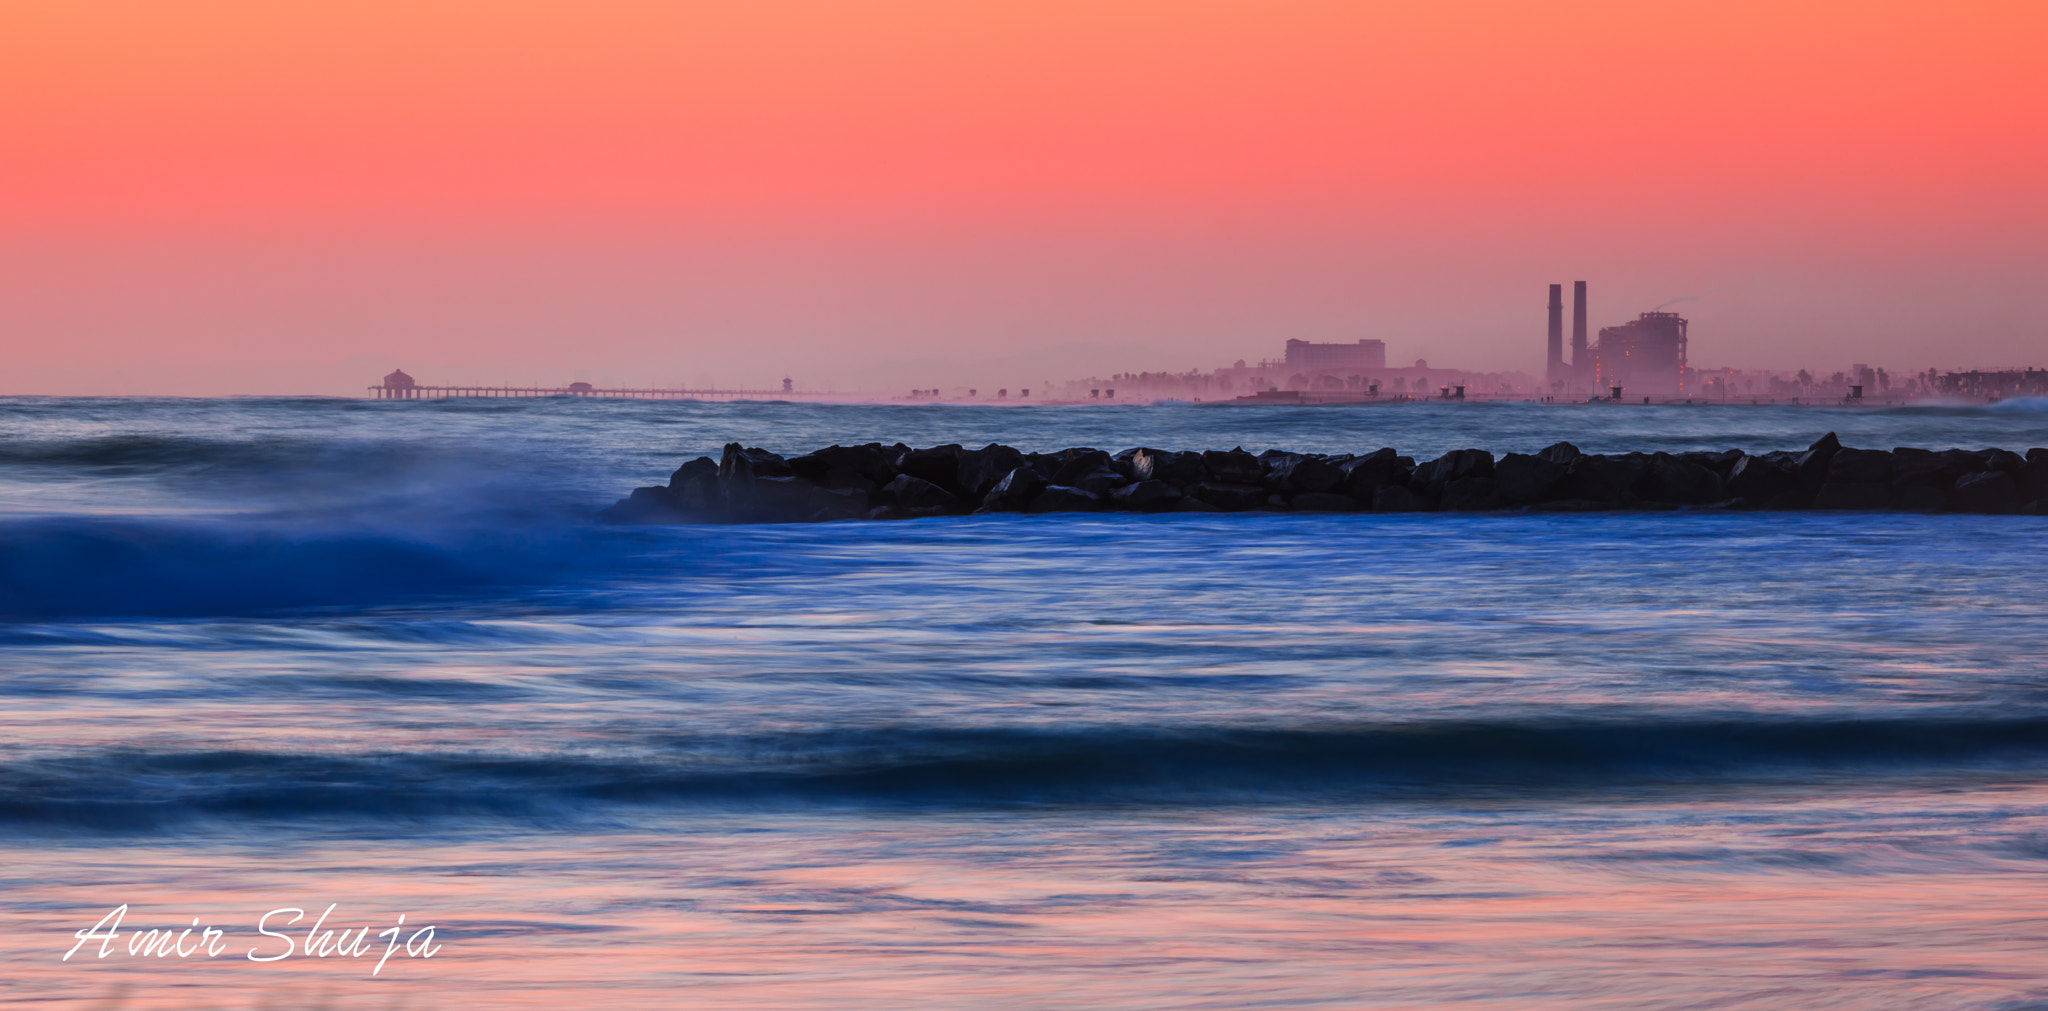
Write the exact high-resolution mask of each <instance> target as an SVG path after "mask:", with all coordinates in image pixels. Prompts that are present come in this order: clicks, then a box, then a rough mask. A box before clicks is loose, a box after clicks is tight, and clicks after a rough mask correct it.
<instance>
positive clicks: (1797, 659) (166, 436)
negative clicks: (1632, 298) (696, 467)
mask: <svg viewBox="0 0 2048 1011" xmlns="http://www.w3.org/2000/svg"><path fill="white" fill-rule="evenodd" d="M1828 431H1833V432H1836V433H1838V434H1839V435H1840V437H1841V439H1842V442H1843V443H1844V444H1846V445H1849V446H1862V447H1875V448H1891V447H1894V446H1920V447H1926V448H1937V449H1938V448H1948V447H1952V446H1959V447H1964V448H1983V447H1991V446H1996V447H2003V448H2008V449H2014V450H2020V451H2024V450H2025V449H2027V448H2028V447H2030V446H2037V445H2048V405H2044V404H2042V403H2040V402H2038V401H2016V402H2008V403H2005V404H2000V405H1995V406H1993V407H1988V408H1938V407H1936V408H1915V409H1827V408H1812V407H1807V408H1794V407H1750V406H1742V407H1697V406H1695V407H1647V406H1617V405H1573V406H1541V405H1528V404H1479V403H1471V404H1428V403H1422V404H1410V405H1402V406H1374V407H1359V408H1327V409H1302V408H1288V407H1242V408H1240V407H1226V406H1214V405H1195V404H1156V405H1117V406H1109V405H1104V406H1099V407H1098V406H1085V407H1083V406H1073V407H1028V408H1027V407H992V406H968V405H947V404H926V405H917V406H896V405H813V404H788V403H717V404H711V403H694V402H673V401H605V400H587V399H545V400H539V399H537V400H493V401H481V400H477V401H460V400H458V401H385V402H376V401H354V400H339V399H256V398H250V399H222V400H171V399H161V400H157V399H59V398H15V399H4V400H0V720H4V733H0V881H4V887H0V1000H5V1001H8V1002H11V1003H20V1004H23V1005H24V1006H31V1007H50V1008H68V1007H78V1008H108V1009H112V1008H137V1009H140V1008H227V1009H239V1008H251V1009H253V1008H314V1007H321V1008H328V1007H331V1008H357V1007H360V1008H426V1007H462V1008H561V1007H584V1008H626V1009H638V1008H684V1007H687V1008H763V1009H766V1008H778V1009H787V1008H856V1009H858V1008H876V1009H883V1008H909V1007H933V1008H1089V1009H1122V1008H1239V1007H1260V1008H1442V1007H1459V1008H1472V1009H1543V1008H1574V1009H1576V1008H1584V1007H1589V1006H1605V1007H1617V1008H1670V1009H1678V1008H1702V1007H1714V1008H1840V1009H1866V1008H1867V1009H1876V1008H1914V1009H1924V1008H1971V1009H2000V1011H2020V1009H2025V1008H2048V957H2044V956H2043V951H2044V950H2048V661H2044V657H2048V596H2044V594H2043V593H2042V588H2041V586H2042V584H2041V578H2042V577H2041V573H2042V559H2043V558H2044V557H2048V519H2044V518H2041V517H2032V516H1984V515H1968V516H1963V515H1955V516H1932V515H1908V514H1846V513H1732V514H1731V513H1718V512H1711V511H1697V512H1683V513H1661V514H1541V515H1537V514H1530V515H1522V514H1508V513H1502V514H1427V515H1370V514H1350V515H1321V514H1319V515H1311V514H1286V513H1252V514H1230V515H1216V514H1168V515H1157V516H1141V515H1118V514H1099V515H1087V514H1065V515H1043V516H1023V515H1002V516H978V517H957V518H936V519H922V520H912V521H903V522H887V523H862V522H848V523H826V524H806V525H729V526H694V525H678V526H644V527H623V526H608V525H604V524H600V523H598V522H597V521H596V519H595V514H596V513H597V511H598V510H600V509H601V508H603V507H604V506H606V505H609V504H610V503H611V502H613V501H615V500H616V499H618V498H620V497H622V496H624V495H625V494H626V493H627V492H628V491H630V490H631V489H632V488H633V487H635V486H638V485H646V484H656V483H661V482H663V481H665V480H666V478H667V475H668V473H669V472H670V471H671V470H673V469H674V468H675V467H676V466H677V465H678V464H680V463H681V462H683V461H684V460H687V459H689V458H691V457H695V456H698V455H710V456H713V457H716V456H717V455H718V451H719V448H720V447H721V446H722V445H724V444H725V443H728V442H741V443H744V444H746V445H749V446H761V447H763V448H766V449H770V450H773V451H776V452H781V453H785V454H792V455H793V454H796V453H801V452H804V451H807V450H810V449H813V448H817V447H821V446H825V445H828V444H831V443H844V444H851V443H860V442H869V441H880V442H883V443H894V442H897V441H902V442H906V443H909V444H911V445H918V446H926V445H934V444H939V443H952V442H957V443H963V444H967V445H970V446H975V445H980V444H983V443H987V442H1002V443H1005V444H1009V445H1013V446H1017V447H1019V448H1022V449H1025V450H1027V451H1034V450H1035V451H1044V450H1054V449H1059V448H1063V447H1068V446H1094V447H1098V448H1103V449H1107V450H1110V451H1112V452H1114V451H1116V450H1119V449H1123V448H1126V447H1130V446H1139V445H1145V446H1154V447H1159V448H1165V449H1229V448H1232V447H1234V446H1242V447H1244V448H1246V449H1249V450H1251V451H1253V452H1259V451H1261V450H1264V449H1268V448H1282V449H1292V450H1300V451H1316V452H1330V451H1350V452H1367V451H1371V450H1373V449H1377V448H1379V447H1380V446H1394V447H1396V448H1398V449H1400V450H1401V451H1402V452H1403V453H1405V454H1408V455H1411V456H1415V457H1417V458H1426V457H1431V456H1435V455H1438V454H1441V453H1443V452H1445V451H1448V450H1452V449H1459V448H1465V447H1478V448H1484V449H1489V450H1492V451H1493V452H1495V453H1502V452H1507V451H1519V452H1533V451H1535V450H1537V449H1539V448H1541V447H1543V446H1545V445H1548V444H1550V443H1552V442H1556V441H1559V440H1569V441H1571V442H1573V443H1575V444H1577V445H1578V446H1579V447H1580V448H1582V449H1584V450H1586V451H1588V452H1617V451H1628V450H1646V451H1648V450H1669V451H1681V450H1694V449H1705V450H1721V449H1730V448H1738V449H1744V450H1749V451H1756V452H1761V451H1768V450H1777V449H1797V448H1803V447H1805V446H1806V445H1807V444H1808V443H1810V442H1812V441H1813V440H1814V439H1815V438H1817V437H1819V436H1820V435H1822V434H1823V433H1825V432H1828ZM124 907H125V908H124ZM330 907H331V909H330ZM117 910H118V911H119V912H118V914H117V912H116V911H117ZM273 910H285V912H282V913H272V912H271V911H273ZM299 911H303V916H302V918H300V919H298V920H296V921H293V919H292V916H293V913H294V912H299ZM323 911H325V913H326V917H325V919H324V921H321V923H322V926H320V927H317V928H316V927H315V926H314V924H315V921H316V920H317V919H318V918H320V917H321V916H322V914H323ZM266 913H269V914H270V918H269V919H268V920H265V919H263V918H264V917H265V914H266ZM116 915H118V916H119V917H120V920H119V923H118V924H114V925H111V926H108V925H107V924H108V921H109V920H110V919H111V918H112V917H114V916H116ZM401 916H403V917H404V920H403V925H402V926H400V919H399V918H400V917H401ZM286 924H290V925H289V926H286ZM96 925H98V926H99V927H100V929H98V930H95V928H96ZM426 926H431V927H432V928H433V929H432V931H431V932H430V933H429V932H424V931H423V930H422V929H421V928H423V927H426ZM205 927H212V928H215V929H216V930H218V931H219V932H220V934H221V937H220V943H219V944H218V945H216V947H217V949H218V953H217V954H212V955H209V954H208V953H207V952H206V950H205V948H204V946H203V945H200V944H198V943H197V940H196V939H199V938H201V937H203V936H206V935H204V928H205ZM259 927H262V928H265V929H268V930H271V931H273V932H274V933H269V934H266V933H263V932H261V931H260V930H259ZM152 928H158V929H160V930H163V931H176V932H184V931H188V930H189V932H190V938H191V939H193V940H191V941H187V940H186V939H185V935H184V934H182V933H181V934H179V940H178V941H177V942H176V944H174V945H171V946H169V947H164V948H162V949H153V948H152V947H148V945H153V944H155V942H156V940H157V937H152V936H150V935H148V934H146V933H144V932H146V931H148V930H150V929H152ZM388 928H389V929H391V933H390V938H391V940H390V942H389V943H390V944H392V945H395V948H392V949H387V940H386V935H385V934H384V932H385V931H386V930H387V929H388ZM335 929H344V930H350V931H354V930H358V929H360V930H362V931H363V934H362V936H360V937H357V936H355V935H351V937H352V938H353V939H354V941H355V942H364V943H356V944H355V946H354V948H353V949H350V944H351V943H352V942H351V939H350V938H342V939H340V940H339V941H337V942H335V943H323V942H324V941H334V939H333V938H332V936H331V933H330V934H329V935H328V936H327V937H326V938H324V939H323V937H322V935H321V934H320V933H319V931H321V930H326V931H330V932H331V931H333V930H335ZM309 931H311V933H310V934H309ZM108 932H113V933H115V934H116V938H115V939H114V940H106V939H105V937H104V936H103V935H104V934H106V933H108ZM81 934H84V935H85V936H81ZM160 936H165V937H168V936H169V935H168V934H164V935H160ZM138 940H140V941H142V943H144V944H145V947H144V948H142V949H141V950H140V952H139V953H131V950H132V949H133V947H134V944H135V943H136V942H137V941H138ZM309 941H310V942H312V943H311V945H310V946H311V947H312V948H313V949H314V951H313V952H310V953H309V952H308V951H307V947H308V943H307V942H309ZM287 945H289V947H287ZM172 948H175V949H176V950H172ZM323 948H324V949H325V950H326V953H325V954H324V955H322V954H319V951H320V950H322V949H323ZM366 948H367V949H370V951H369V954H364V955H355V954H351V950H353V951H362V950H365V949H366ZM187 949H191V951H190V952H189V953H188V951H187ZM409 949H410V950H409ZM102 952H106V954H105V955H104V956H102V954H101V953H102ZM280 953H282V957H272V956H279V955H280ZM67 955H68V957H67ZM379 955H384V956H386V958H385V959H384V960H382V962H381V964H379V963H380V960H379V958H378V956H379ZM251 956H255V958H252V957H251ZM258 958H260V959H263V960H260V961H259V960H256V959H258ZM373 970H374V971H373Z"/></svg>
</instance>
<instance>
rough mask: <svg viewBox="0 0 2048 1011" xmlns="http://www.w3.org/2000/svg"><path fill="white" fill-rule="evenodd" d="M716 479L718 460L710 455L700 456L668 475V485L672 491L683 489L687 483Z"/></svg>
mask: <svg viewBox="0 0 2048 1011" xmlns="http://www.w3.org/2000/svg"><path fill="white" fill-rule="evenodd" d="M716 480H718V461H717V460H713V459H712V458H710V457H708V456H700V457H698V458H696V459H695V460H691V461H690V462H688V463H686V464H683V465H682V466H680V467H677V468H676V469H675V473H672V474H670V475H669V476H668V487H669V490H670V491H681V490H682V489H683V487H684V486H685V485H689V484H695V483H699V482H703V481H716Z"/></svg>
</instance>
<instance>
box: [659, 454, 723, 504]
mask: <svg viewBox="0 0 2048 1011" xmlns="http://www.w3.org/2000/svg"><path fill="white" fill-rule="evenodd" d="M668 490H669V493H670V494H671V495H673V496H674V497H675V501H676V507H677V508H679V509H681V510H682V511H683V512H686V513H689V514H691V515H694V516H699V517H703V518H707V519H708V518H710V517H712V516H714V515H716V514H717V513H719V512H721V511H723V510H724V509H725V489H724V488H723V487H721V486H720V485H719V483H718V464H717V462H715V461H713V460H712V459H711V458H710V457H708V456H700V457H698V458H696V459H695V460H691V461H690V462H689V463H686V464H683V465H682V466H680V467H677V468H676V471H675V473H673V474H671V475H669V479H668Z"/></svg>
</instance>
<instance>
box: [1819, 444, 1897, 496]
mask: <svg viewBox="0 0 2048 1011" xmlns="http://www.w3.org/2000/svg"><path fill="white" fill-rule="evenodd" d="M1828 481H1829V482H1831V483H1836V482H1839V483H1843V484H1884V485H1888V484H1891V482H1892V455H1891V454H1890V453H1887V452H1885V451H1884V450H1881V449H1844V450H1840V451H1838V452H1836V453H1835V455H1834V457H1833V458H1832V459H1830V460H1829V461H1828ZM1818 508H1826V507H1825V506H1822V507H1818Z"/></svg>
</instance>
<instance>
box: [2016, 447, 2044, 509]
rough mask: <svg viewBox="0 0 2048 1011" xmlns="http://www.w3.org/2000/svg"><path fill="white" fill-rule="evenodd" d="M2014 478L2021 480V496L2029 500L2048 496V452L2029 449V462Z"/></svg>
mask: <svg viewBox="0 0 2048 1011" xmlns="http://www.w3.org/2000/svg"><path fill="white" fill-rule="evenodd" d="M2036 453H2040V454H2041V455H2039V456H2036V455H2035V454H2036ZM2013 478H2014V480H2016V481H2018V482H2019V486H2020V497H2021V498H2023V499H2026V500H2027V501H2029V502H2031V501H2033V500H2035V499H2043V498H2048V452H2043V451H2041V450H2038V449H2030V450H2027V464H2026V466H2024V467H2021V468H2020V472H2019V473H2017V474H2015V475H2013Z"/></svg>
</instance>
